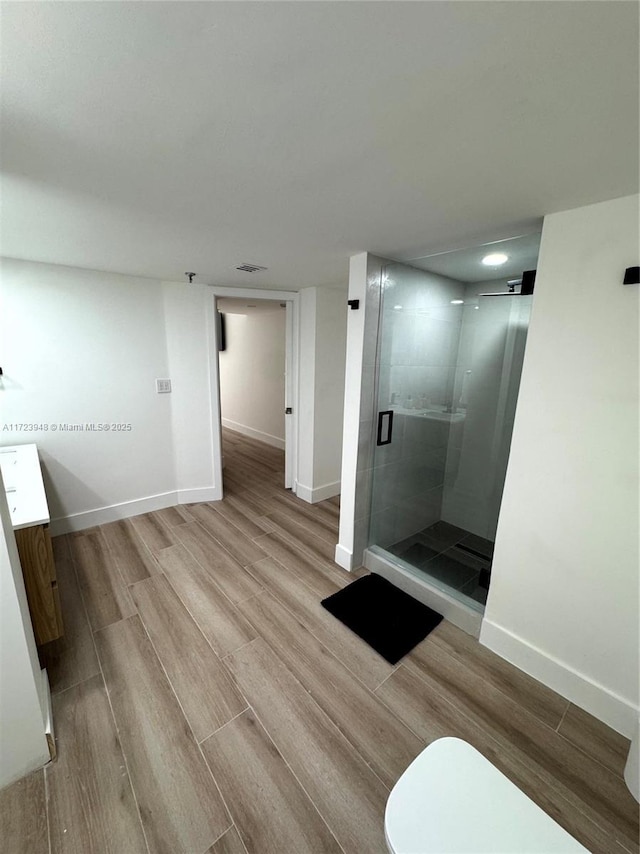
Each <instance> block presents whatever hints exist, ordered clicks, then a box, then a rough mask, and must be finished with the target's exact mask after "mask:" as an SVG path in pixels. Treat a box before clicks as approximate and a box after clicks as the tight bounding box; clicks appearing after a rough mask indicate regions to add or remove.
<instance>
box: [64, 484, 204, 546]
mask: <svg viewBox="0 0 640 854" xmlns="http://www.w3.org/2000/svg"><path fill="white" fill-rule="evenodd" d="M192 491H197V490H188V492H192ZM205 500H211V499H205ZM178 503H179V502H178V493H177V492H162V493H160V494H159V495H150V496H148V497H147V498H137V499H135V500H134V501H123V502H122V503H121V504H112V505H110V506H109V507H98V508H97V509H96V510H85V511H84V512H82V513H72V514H71V516H59V517H58V518H57V519H52V520H51V526H50V527H51V535H52V536H53V537H55V536H58V534H70V533H71V532H73V531H84V529H85V528H93V526H94V525H104V524H105V523H107V522H117V521H118V519H128V518H129V516H139V515H140V514H141V513H150V512H151V511H152V510H162V509H163V508H164V507H173V506H174V505H175V504H178Z"/></svg>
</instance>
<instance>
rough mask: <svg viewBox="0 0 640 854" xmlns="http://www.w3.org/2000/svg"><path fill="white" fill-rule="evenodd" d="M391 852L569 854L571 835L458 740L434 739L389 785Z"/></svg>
mask: <svg viewBox="0 0 640 854" xmlns="http://www.w3.org/2000/svg"><path fill="white" fill-rule="evenodd" d="M384 830H385V836H386V840H387V847H388V848H389V851H390V852H391V854H454V852H455V854H542V853H543V852H544V854H569V852H584V854H588V852H587V849H586V848H584V847H583V846H582V845H580V843H579V842H577V841H576V840H575V839H574V838H573V836H570V835H569V834H568V833H567V832H566V830H564V829H563V828H562V827H560V825H559V824H557V823H556V822H555V821H554V820H553V819H552V818H550V817H549V816H548V815H547V814H546V813H545V812H544V811H543V810H541V809H540V807H539V806H537V804H534V802H533V801H532V800H531V799H530V798H528V797H527V796H526V795H525V794H524V793H523V792H521V791H520V789H518V787H517V786H514V784H513V783H512V782H511V781H510V780H509V779H508V778H507V777H505V776H504V774H502V773H501V772H500V771H498V769H497V768H495V767H494V766H493V765H492V764H491V763H490V762H489V761H488V760H487V759H485V758H484V756H483V755H482V754H481V753H478V751H477V750H476V749H475V748H474V747H472V746H471V745H470V744H467V742H466V741H462V740H461V739H459V738H441V739H438V741H434V742H433V743H432V744H430V745H429V747H427V748H426V749H425V750H423V751H422V753H421V754H420V755H419V756H418V757H417V758H416V759H414V761H413V762H412V763H411V765H409V767H408V768H407V770H406V771H405V772H404V774H403V775H402V776H401V777H400V779H399V780H398V782H397V783H396V784H395V786H394V787H393V789H392V791H391V794H390V795H389V800H388V801H387V808H386V810H385V816H384Z"/></svg>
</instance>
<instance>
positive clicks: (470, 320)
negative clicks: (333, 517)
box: [369, 236, 535, 608]
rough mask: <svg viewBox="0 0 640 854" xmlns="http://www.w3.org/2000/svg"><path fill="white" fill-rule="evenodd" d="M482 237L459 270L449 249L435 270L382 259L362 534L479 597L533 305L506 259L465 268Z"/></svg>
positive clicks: (436, 580) (485, 581)
mask: <svg viewBox="0 0 640 854" xmlns="http://www.w3.org/2000/svg"><path fill="white" fill-rule="evenodd" d="M532 243H535V241H534V240H533V239H532V237H531V236H529V237H528V238H526V244H523V245H522V246H521V247H520V249H521V255H520V261H522V262H523V263H526V265H527V267H530V266H531V265H532V261H533V266H535V257H534V258H533V259H532V257H531V253H532V251H533V250H532ZM495 247H496V244H491V246H490V251H491V252H494V253H495V252H496V251H497V249H496V248H495ZM500 248H502V244H501V245H500ZM486 249H487V247H479V248H476V249H475V250H465V252H464V253H460V266H459V270H460V271H462V273H463V274H464V276H465V277H466V280H465V278H463V275H461V274H460V273H458V275H460V278H458V279H456V278H454V276H453V273H454V272H455V270H456V266H455V259H450V258H445V257H443V256H442V255H440V256H437V259H438V262H437V265H434V266H436V269H438V272H437V273H432V272H429V271H428V270H420V269H417V268H413V267H409V266H407V265H403V264H389V265H388V266H387V267H386V269H385V270H384V274H383V279H382V299H381V310H380V326H379V336H378V349H377V360H376V371H377V413H378V416H377V417H380V418H381V422H380V430H378V429H377V428H378V423H377V421H376V422H375V435H374V437H373V440H374V459H373V470H372V493H371V494H372V499H371V524H370V536H369V543H370V545H371V546H375V547H378V548H381V549H384V550H386V552H387V553H388V555H391V556H393V558H392V559H393V560H394V561H396V562H398V563H399V564H400V565H402V566H404V567H405V568H408V569H410V570H411V571H412V572H415V573H417V574H419V575H422V576H423V577H427V578H428V580H429V581H430V583H432V584H434V585H435V586H436V587H438V588H439V589H443V590H446V592H447V593H449V594H450V595H453V596H454V597H455V598H458V599H461V600H462V601H464V602H465V603H466V604H468V605H471V607H475V608H482V607H483V605H484V602H485V601H486V593H487V589H488V585H489V580H490V569H491V560H492V555H493V541H494V539H495V532H496V526H497V521H498V513H499V509H500V501H501V498H502V491H503V487H504V479H505V474H506V467H507V460H508V456H509V447H510V443H511V434H512V430H513V421H514V416H515V408H516V401H517V395H518V388H519V384H520V374H521V371H522V361H523V356H524V347H525V341H526V333H527V326H528V321H529V313H530V309H531V296H525V295H521V294H520V293H519V290H520V288H519V286H517V285H514V282H513V280H511V282H510V283H509V281H508V277H509V275H511V276H513V271H509V272H508V273H507V275H506V276H504V277H501V278H500V279H497V278H496V277H495V271H494V270H490V271H489V272H488V273H486V274H484V276H483V278H482V279H481V280H479V281H475V282H474V281H469V280H468V279H469V275H471V276H473V273H474V271H475V272H478V268H477V263H478V258H480V259H481V258H482V257H483V252H484V254H486V251H485V250H486ZM515 250H516V247H515V246H514V247H513V252H512V253H511V254H514V255H515V254H517V252H516V251H515ZM525 250H526V253H528V254H526V253H525ZM448 254H451V255H455V254H456V253H448ZM474 258H475V259H476V260H475V264H476V266H475V267H474V265H473V264H474V262H473V259H474ZM423 260H424V262H425V264H426V262H428V260H429V259H423ZM440 271H445V272H446V275H443V273H442V272H440ZM479 278H480V277H479ZM510 290H512V291H514V293H509V291H510ZM487 294H491V295H487ZM386 411H392V412H393V424H392V430H391V441H390V442H388V443H385V444H376V439H377V438H378V433H380V437H381V440H382V441H385V440H387V439H388V432H389V431H388V422H389V417H388V416H380V415H379V414H380V413H384V412H386Z"/></svg>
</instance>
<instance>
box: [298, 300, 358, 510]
mask: <svg viewBox="0 0 640 854" xmlns="http://www.w3.org/2000/svg"><path fill="white" fill-rule="evenodd" d="M347 310H348V307H347V293H346V290H342V289H335V288H305V289H304V290H302V291H300V366H299V368H300V373H299V376H300V380H299V393H298V414H299V421H300V445H299V459H298V476H297V480H298V483H297V487H296V493H297V495H298V496H299V497H300V498H302V499H303V500H305V501H310V502H316V501H323V500H324V499H326V498H330V497H331V496H333V495H338V494H339V493H340V471H341V464H342V417H343V404H344V388H345V386H344V382H345V358H346V334H347V317H346V315H347Z"/></svg>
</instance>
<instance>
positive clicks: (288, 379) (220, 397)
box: [212, 288, 298, 498]
mask: <svg viewBox="0 0 640 854" xmlns="http://www.w3.org/2000/svg"><path fill="white" fill-rule="evenodd" d="M212 290H213V292H214V315H215V318H216V323H215V324H214V335H213V349H214V354H213V355H214V357H215V358H214V359H213V362H214V364H215V370H216V374H217V387H218V394H217V396H215V397H214V399H213V406H212V410H213V411H212V420H213V428H214V472H215V475H216V482H217V483H219V484H220V485H221V488H220V497H221V498H222V496H223V491H224V470H223V459H222V435H223V429H224V430H229V429H230V430H232V431H234V432H235V433H238V434H241V435H244V436H246V437H248V439H249V441H257V442H262V443H264V445H266V446H273V447H275V448H281V449H282V450H283V451H284V483H283V484H282V485H283V486H284V488H286V489H291V490H293V491H294V493H295V487H296V470H297V445H298V431H297V385H298V383H297V377H298V299H297V298H298V295H297V293H289V292H286V291H285V292H281V291H267V290H252V289H244V288H213V289H212ZM216 433H217V435H216Z"/></svg>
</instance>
